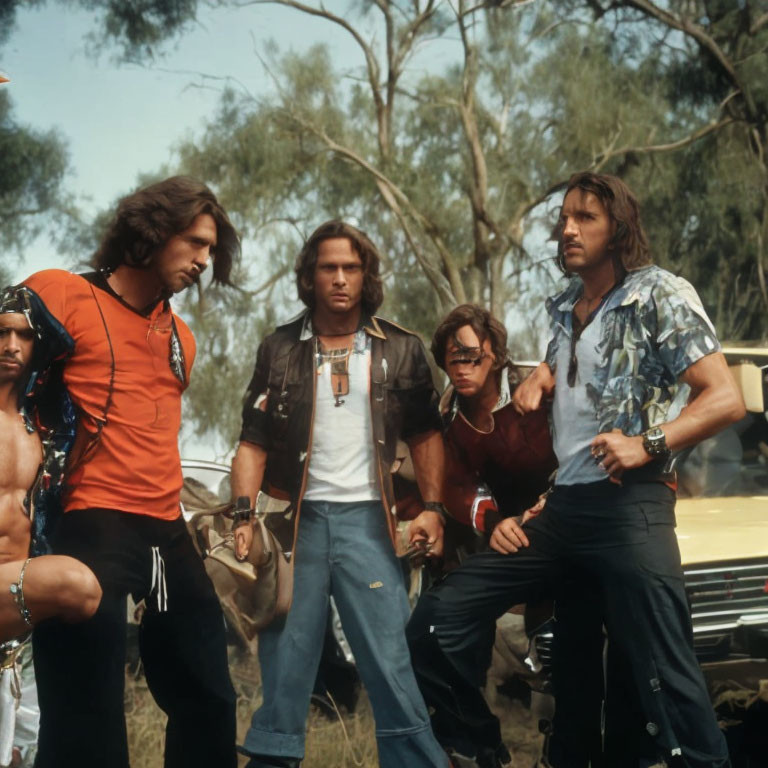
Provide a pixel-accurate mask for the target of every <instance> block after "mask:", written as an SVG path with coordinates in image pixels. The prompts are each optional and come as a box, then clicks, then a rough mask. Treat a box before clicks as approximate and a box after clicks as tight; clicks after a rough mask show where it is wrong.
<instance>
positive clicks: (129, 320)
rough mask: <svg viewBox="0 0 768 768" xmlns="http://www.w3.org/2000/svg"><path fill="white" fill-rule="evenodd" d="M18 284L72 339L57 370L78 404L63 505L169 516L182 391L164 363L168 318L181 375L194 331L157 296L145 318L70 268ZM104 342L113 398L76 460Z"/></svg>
mask: <svg viewBox="0 0 768 768" xmlns="http://www.w3.org/2000/svg"><path fill="white" fill-rule="evenodd" d="M25 284H26V285H27V286H29V287H30V288H31V289H32V290H33V291H35V293H37V294H38V296H40V298H41V299H42V300H43V302H44V303H45V306H46V307H47V308H48V310H49V311H50V312H51V314H52V315H53V316H54V317H55V318H56V319H57V320H58V321H59V322H60V323H61V324H62V325H63V326H64V328H65V329H66V331H67V332H68V333H69V335H70V336H71V337H72V338H73V339H74V351H73V353H72V355H71V357H69V358H68V359H67V360H66V362H65V364H64V373H63V376H64V384H65V385H66V387H67V389H68V391H69V394H70V396H71V398H72V400H73V402H74V405H75V407H76V408H77V410H78V424H77V431H78V438H77V440H76V443H75V448H74V449H73V451H72V457H73V458H74V461H75V466H74V467H73V470H72V472H71V473H70V474H68V476H67V483H66V490H65V494H64V510H65V511H68V510H71V509H86V508H89V507H101V508H107V509H117V510H120V511H123V512H132V513H135V514H140V515H149V516H150V517H158V518H162V519H165V520H172V519H175V518H176V517H178V515H179V492H180V490H181V484H182V476H181V462H180V458H179V446H178V435H179V427H180V426H181V393H182V392H183V391H184V389H186V386H187V385H186V383H182V382H181V381H180V380H179V379H178V378H177V377H176V376H175V375H174V373H173V371H172V370H171V366H170V363H169V357H170V342H171V319H172V318H175V323H176V329H177V332H178V336H179V339H180V341H181V345H182V349H183V353H184V361H185V368H186V374H187V375H186V380H187V381H189V373H190V370H191V368H192V363H193V361H194V357H195V339H194V336H193V335H192V332H191V331H190V330H189V328H188V327H187V325H186V324H185V323H184V322H183V321H182V320H181V319H180V318H179V317H178V316H174V315H173V313H172V311H171V309H170V308H169V307H167V306H166V305H165V302H160V303H158V305H157V306H156V307H155V308H154V309H153V310H152V312H151V313H150V314H149V315H147V316H144V315H142V314H140V313H139V312H137V311H135V310H133V309H131V307H129V306H128V305H127V304H125V303H124V302H122V301H121V300H120V299H119V298H117V297H116V296H115V295H114V294H112V293H110V292H108V291H107V290H104V289H103V288H100V287H98V285H97V284H91V283H90V282H89V281H88V280H86V279H85V278H83V277H81V276H79V275H73V274H72V273H71V272H66V271H64V270H59V269H48V270H44V271H42V272H37V273H36V274H34V275H32V276H31V277H29V278H28V279H27V280H26V281H25ZM97 302H98V303H97ZM99 308H101V313H103V315H104V319H103V320H102V316H101V313H100V312H99ZM105 325H106V328H105ZM109 340H111V343H112V350H113V353H114V358H115V378H114V388H113V394H112V404H111V406H110V408H109V412H108V414H107V423H106V426H105V427H104V428H103V430H102V433H101V440H100V442H99V444H98V445H97V446H96V448H95V450H94V451H93V453H91V455H90V457H89V458H87V460H85V461H83V462H78V461H77V456H78V454H80V453H81V452H82V449H83V445H84V443H87V442H88V441H87V439H86V438H87V435H86V434H85V433H91V434H92V433H93V432H94V430H95V428H96V421H95V420H96V419H101V418H102V417H103V415H104V407H105V404H106V402H107V397H108V392H109V382H110V376H111V370H112V358H111V355H110V350H109ZM89 417H90V418H89Z"/></svg>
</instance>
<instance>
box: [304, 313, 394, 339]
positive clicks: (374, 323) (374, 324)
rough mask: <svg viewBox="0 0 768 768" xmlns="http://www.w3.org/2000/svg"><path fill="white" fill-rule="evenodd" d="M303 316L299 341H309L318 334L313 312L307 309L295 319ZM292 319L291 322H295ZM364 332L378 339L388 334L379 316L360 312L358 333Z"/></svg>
mask: <svg viewBox="0 0 768 768" xmlns="http://www.w3.org/2000/svg"><path fill="white" fill-rule="evenodd" d="M302 316H303V320H302V322H301V332H300V333H299V341H307V340H309V339H312V338H314V337H315V336H316V335H317V334H316V333H315V329H314V327H313V326H312V313H311V312H310V311H309V309H305V310H304V311H303V312H302V313H301V314H299V315H297V316H296V317H295V318H294V319H293V321H295V320H298V319H299V318H301V317H302ZM293 321H291V322H293ZM361 332H364V333H365V334H366V335H367V336H375V337H376V338H377V339H384V340H386V338H387V335H386V333H384V329H383V328H382V327H381V325H379V321H378V318H376V317H375V316H374V315H368V314H366V313H365V312H363V313H361V314H360V322H359V323H358V326H357V333H358V334H360V333H361Z"/></svg>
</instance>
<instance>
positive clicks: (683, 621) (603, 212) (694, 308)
mask: <svg viewBox="0 0 768 768" xmlns="http://www.w3.org/2000/svg"><path fill="white" fill-rule="evenodd" d="M555 236H556V239H557V243H558V264H559V266H560V268H561V269H562V270H563V272H564V273H565V274H566V275H568V276H571V278H572V279H571V281H570V283H569V285H568V287H567V288H566V289H565V291H563V292H562V293H561V294H559V295H558V296H556V297H554V298H553V299H550V300H549V301H548V302H547V307H548V309H549V312H550V315H551V316H552V329H553V337H552V340H551V341H550V343H549V347H548V349H547V355H546V362H544V363H542V364H541V366H539V368H538V369H537V371H536V372H535V373H534V375H533V376H532V377H531V378H530V379H529V380H528V381H527V382H525V383H524V384H523V385H522V386H521V387H520V388H519V389H518V391H517V393H516V397H515V400H516V404H517V406H518V408H519V409H520V410H521V411H522V412H526V411H528V410H529V409H531V408H536V407H538V406H539V404H540V402H541V399H542V397H543V396H545V395H547V394H549V395H553V397H554V399H553V403H552V421H553V437H554V447H555V452H556V454H557V457H558V461H559V465H560V468H559V470H558V475H557V482H556V485H555V488H554V491H553V493H552V494H551V495H550V496H549V498H548V500H547V506H546V513H545V514H544V515H543V516H542V519H543V520H546V521H547V523H548V525H549V530H547V531H545V532H541V534H540V535H539V536H538V539H537V543H538V548H539V549H540V550H542V551H544V552H546V553H547V555H548V556H552V555H556V556H558V557H562V555H563V554H564V553H567V554H568V555H569V556H570V557H571V558H572V559H574V560H576V561H577V562H579V563H580V564H582V565H583V567H584V568H585V570H586V572H587V574H588V578H589V579H590V581H591V582H592V583H594V584H595V585H596V586H597V587H598V588H599V590H600V594H601V600H602V610H603V617H604V622H605V627H606V632H607V635H608V640H609V643H610V644H611V647H612V648H613V649H614V650H615V651H616V652H617V653H618V654H619V655H620V656H622V657H623V658H626V659H627V660H628V664H627V671H628V673H629V675H630V676H631V682H630V683H629V689H630V690H631V691H632V694H633V695H632V699H633V701H632V702H631V704H630V708H631V709H633V710H634V711H636V712H637V713H638V715H639V718H638V722H636V723H635V727H634V728H631V727H630V729H629V731H628V732H626V733H625V734H624V740H623V743H620V744H616V741H615V740H612V741H613V749H614V752H613V755H612V758H611V765H623V764H627V765H629V764H630V762H629V761H630V760H634V761H635V763H634V764H635V765H636V764H637V762H636V760H637V758H638V757H639V759H640V762H641V764H642V765H649V764H651V763H653V764H657V763H658V764H660V765H662V764H667V763H672V764H675V761H678V762H681V763H682V764H683V765H686V766H689V768H694V767H695V768H704V767H705V766H706V768H719V767H720V766H726V765H729V760H728V754H727V749H726V746H725V740H724V738H723V736H722V733H721V732H720V730H719V729H718V727H717V723H716V721H715V717H714V714H713V712H712V708H711V705H710V703H709V697H708V695H707V690H706V686H705V684H704V680H703V677H702V675H701V671H700V670H699V667H698V664H697V662H696V658H695V655H694V652H693V646H692V629H691V621H690V614H689V610H688V604H687V600H686V596H685V591H684V588H683V576H682V568H681V566H680V553H679V550H678V546H677V540H676V538H675V533H674V525H675V513H674V504H675V492H674V480H675V477H674V472H673V471H671V462H670V457H671V451H677V450H680V449H682V448H685V447H687V446H690V445H693V444H695V443H697V442H700V441H701V440H703V439H705V438H707V437H711V436H712V435H714V434H716V433H717V432H719V431H720V430H722V429H723V428H725V427H726V426H728V425H729V424H731V423H732V422H734V421H736V420H738V419H739V418H741V417H742V416H743V415H744V404H743V402H742V399H741V395H740V394H739V391H738V389H737V388H736V386H735V384H734V381H733V378H732V377H731V375H730V373H729V372H728V368H727V364H726V362H725V358H724V357H723V355H722V353H721V352H720V345H719V343H718V341H717V337H716V335H715V331H714V328H713V327H712V324H711V322H710V321H709V319H708V317H707V315H706V313H705V311H704V308H703V306H702V304H701V301H700V300H699V297H698V296H697V295H696V292H695V290H694V289H693V287H692V286H691V285H690V284H689V283H688V282H686V281H685V280H683V279H682V278H679V277H676V276H674V275H672V274H670V273H669V272H667V271H665V270H663V269H660V268H658V267H656V266H654V265H652V263H651V258H650V251H649V247H648V241H647V238H646V235H645V232H644V231H643V228H642V225H641V223H640V213H639V206H638V203H637V200H636V199H635V196H634V195H633V194H632V192H631V190H630V189H629V188H628V187H627V186H626V184H624V182H623V181H621V179H619V178H617V177H615V176H609V175H602V174H593V173H579V174H576V175H574V176H573V177H572V178H571V179H570V181H569V182H568V187H567V189H566V193H565V197H564V199H563V204H562V208H561V211H560V217H559V220H558V224H557V226H556V228H555ZM681 389H682V390H683V391H682V392H681ZM685 389H687V390H688V391H689V393H690V394H689V397H688V401H687V405H686V406H685V407H684V408H683V409H682V410H679V409H676V408H675V403H676V402H680V400H681V395H684V394H685ZM536 533H537V534H538V533H539V532H538V531H537V532H536ZM529 537H530V534H529ZM532 543H533V542H532ZM566 640H567V638H566ZM611 706H612V703H611V701H610V697H609V701H608V707H609V709H610V707H611ZM608 715H609V718H610V711H609V712H608ZM565 727H567V726H565ZM607 735H608V738H609V740H610V737H611V734H610V732H609V733H608V734H607ZM622 758H623V759H622ZM554 764H555V765H558V763H554Z"/></svg>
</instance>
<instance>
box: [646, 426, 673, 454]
mask: <svg viewBox="0 0 768 768" xmlns="http://www.w3.org/2000/svg"><path fill="white" fill-rule="evenodd" d="M643 448H645V452H646V453H647V454H648V455H649V456H651V457H653V458H654V459H665V458H667V457H668V456H669V448H667V437H666V435H665V434H664V430H663V429H662V428H661V427H651V428H650V429H649V430H646V431H645V432H643Z"/></svg>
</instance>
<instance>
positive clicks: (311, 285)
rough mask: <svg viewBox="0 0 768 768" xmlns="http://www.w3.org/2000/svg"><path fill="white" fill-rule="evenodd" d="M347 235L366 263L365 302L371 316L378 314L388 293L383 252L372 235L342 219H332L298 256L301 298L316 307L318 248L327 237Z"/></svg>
mask: <svg viewBox="0 0 768 768" xmlns="http://www.w3.org/2000/svg"><path fill="white" fill-rule="evenodd" d="M336 237H344V238H346V239H347V240H349V242H350V243H351V244H352V248H353V249H354V250H355V252H356V253H357V255H358V256H359V257H360V261H362V262H363V297H362V300H361V302H360V303H361V305H362V308H363V311H364V312H365V313H366V314H368V315H373V314H375V312H376V310H377V309H378V308H379V307H380V306H381V302H382V301H383V300H384V292H383V290H382V286H381V278H380V277H379V262H380V257H379V252H378V250H376V246H375V245H374V244H373V243H372V242H371V239H370V238H369V237H368V235H366V234H365V232H363V231H362V230H360V229H357V227H353V226H352V225H351V224H347V223H346V222H344V221H340V220H339V219H332V220H331V221H326V222H325V223H324V224H321V225H320V226H319V227H318V228H317V229H316V230H315V231H314V232H313V233H312V234H311V235H310V236H309V238H308V239H307V241H306V242H305V243H304V245H303V247H302V249H301V252H300V253H299V256H298V258H297V259H296V266H295V268H294V271H295V272H296V289H297V291H298V293H299V298H300V299H301V300H302V301H303V302H304V304H306V305H307V307H309V309H314V308H315V266H316V265H317V251H318V248H319V246H320V243H322V242H323V240H330V239H331V238H336Z"/></svg>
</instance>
